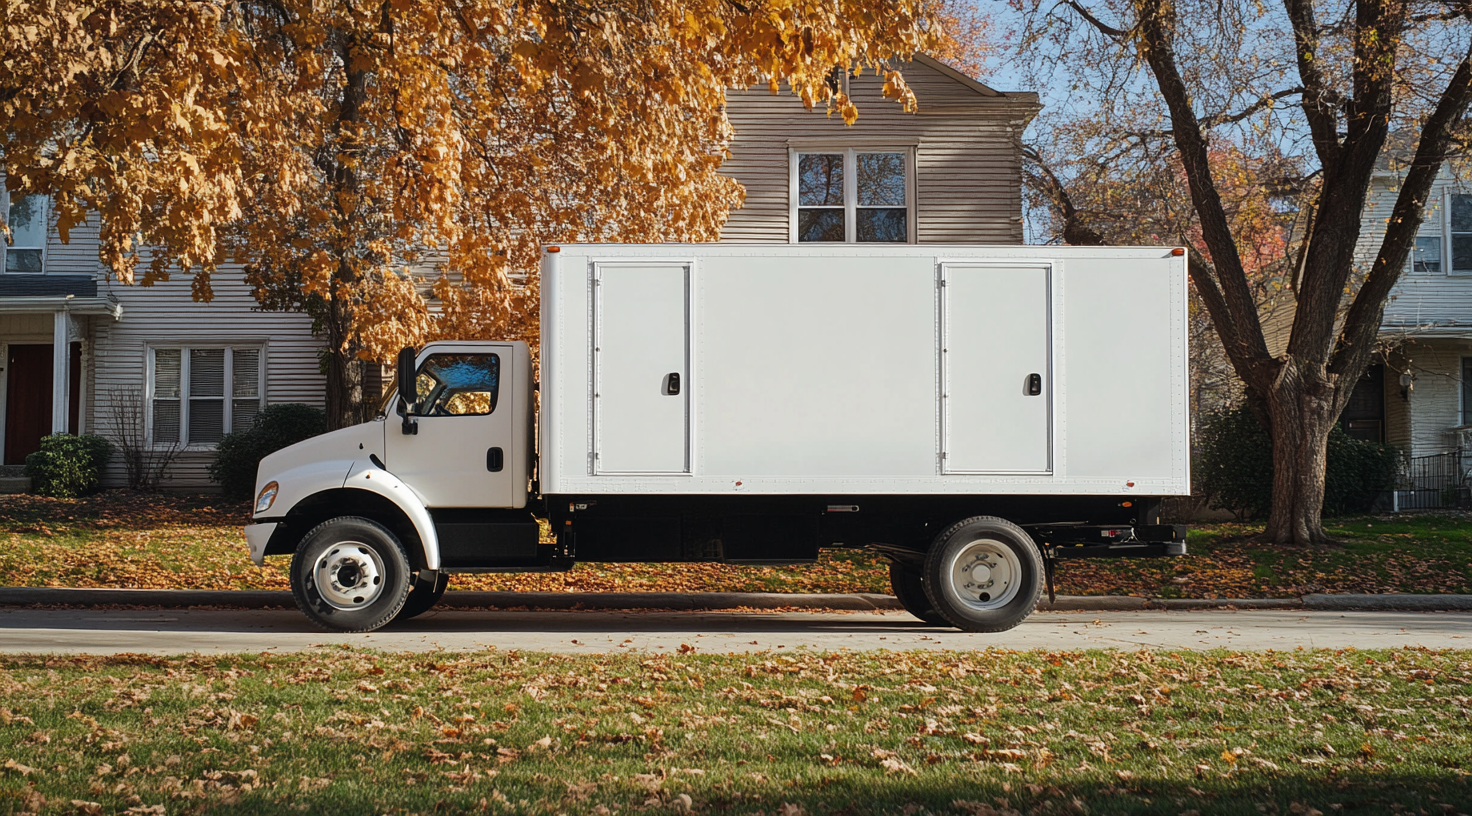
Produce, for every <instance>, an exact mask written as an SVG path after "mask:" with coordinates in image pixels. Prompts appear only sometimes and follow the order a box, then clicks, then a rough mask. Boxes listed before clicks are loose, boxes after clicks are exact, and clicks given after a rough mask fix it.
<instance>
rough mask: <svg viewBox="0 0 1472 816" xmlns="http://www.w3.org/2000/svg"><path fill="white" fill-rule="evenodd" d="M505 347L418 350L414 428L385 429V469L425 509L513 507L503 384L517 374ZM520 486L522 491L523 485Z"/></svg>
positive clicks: (508, 399)
mask: <svg viewBox="0 0 1472 816" xmlns="http://www.w3.org/2000/svg"><path fill="white" fill-rule="evenodd" d="M511 350H512V349H511V348H510V347H509V346H508V347H505V348H502V347H499V346H490V347H487V346H486V345H484V344H477V345H475V346H467V347H455V346H449V345H441V344H436V345H434V346H433V347H431V348H429V349H426V350H425V351H423V352H421V353H420V357H419V365H418V374H417V376H416V379H415V388H416V392H417V394H418V398H419V403H418V405H417V406H416V411H415V416H414V417H413V420H414V423H415V424H416V425H417V427H418V430H417V432H415V433H403V432H401V431H400V428H399V423H398V422H395V421H390V422H388V423H387V424H386V427H385V428H384V430H385V432H386V433H385V435H384V437H385V438H384V456H385V459H386V461H385V462H384V466H385V467H386V468H387V469H388V470H389V471H391V472H393V474H394V475H396V476H398V477H399V478H400V479H402V480H403V481H404V483H405V484H407V485H409V486H410V487H411V488H412V489H413V490H414V492H416V493H418V494H419V497H420V499H421V500H422V501H423V502H424V504H425V506H427V507H516V506H518V502H517V496H518V495H519V494H518V492H517V488H518V485H517V484H516V483H515V481H516V473H517V472H518V471H519V470H520V469H519V468H516V467H513V466H512V461H511V456H512V449H513V445H512V434H513V432H514V423H513V413H514V411H513V406H512V403H513V399H512V397H513V393H512V392H513V391H514V389H513V388H510V387H509V385H510V384H511V383H514V382H516V378H515V377H516V375H517V373H518V372H516V371H514V370H513V368H514V366H515V365H516V364H517V355H515V354H512V353H510V352H511ZM398 410H399V412H400V413H402V412H403V410H404V406H403V405H402V404H400V405H399V408H398ZM391 416H392V415H391ZM393 418H397V417H393ZM520 487H521V493H525V485H521V486H520Z"/></svg>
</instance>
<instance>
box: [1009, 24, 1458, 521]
mask: <svg viewBox="0 0 1472 816" xmlns="http://www.w3.org/2000/svg"><path fill="white" fill-rule="evenodd" d="M1017 5H1018V6H1019V7H1020V12H1021V16H1022V21H1023V26H1022V42H1023V48H1022V53H1023V54H1024V55H1025V56H1030V57H1031V58H1032V59H1033V60H1034V63H1033V64H1038V65H1048V66H1056V67H1057V68H1058V70H1059V71H1060V72H1061V73H1060V74H1057V75H1055V76H1054V77H1053V79H1056V80H1061V81H1065V82H1067V83H1069V86H1068V87H1069V88H1070V93H1071V98H1072V99H1074V100H1080V99H1088V100H1089V101H1090V103H1091V104H1092V108H1091V109H1089V110H1087V111H1084V110H1083V107H1084V106H1083V105H1080V106H1079V110H1078V111H1077V112H1076V113H1075V116H1076V117H1077V119H1076V121H1086V123H1087V124H1086V127H1085V128H1084V132H1083V141H1082V144H1083V145H1084V147H1083V148H1082V150H1081V149H1080V147H1078V146H1075V147H1073V148H1072V149H1073V150H1075V151H1080V150H1081V152H1078V153H1076V155H1079V156H1090V157H1096V158H1103V157H1108V159H1109V163H1111V164H1113V163H1115V162H1116V161H1117V162H1118V163H1120V164H1123V165H1126V166H1129V167H1131V168H1132V169H1131V170H1130V172H1126V173H1124V174H1123V175H1122V178H1121V181H1123V182H1125V184H1124V185H1123V186H1124V187H1126V188H1127V187H1131V186H1132V185H1133V184H1134V183H1136V182H1138V181H1140V179H1139V178H1137V177H1136V174H1137V171H1138V170H1140V169H1141V168H1142V167H1143V166H1148V165H1152V164H1154V165H1157V166H1160V167H1169V168H1172V169H1178V171H1179V173H1180V175H1181V178H1182V180H1183V181H1184V187H1185V190H1184V193H1185V195H1184V197H1182V196H1180V195H1176V196H1174V197H1173V199H1172V200H1171V201H1169V202H1165V201H1161V202H1158V203H1152V202H1150V201H1144V197H1143V196H1141V197H1140V200H1141V201H1144V203H1145V206H1144V207H1143V210H1142V212H1145V213H1160V212H1162V210H1163V209H1165V208H1169V207H1175V209H1176V212H1175V213H1174V215H1173V216H1171V217H1169V218H1165V219H1163V221H1166V222H1169V229H1167V230H1164V231H1162V233H1161V237H1162V238H1167V239H1171V242H1172V243H1179V244H1185V245H1187V246H1191V247H1195V248H1199V251H1193V252H1191V253H1189V254H1190V263H1189V269H1190V276H1191V282H1192V285H1193V287H1194V289H1195V291H1196V293H1197V295H1198V296H1199V298H1200V300H1201V303H1202V305H1203V307H1204V309H1205V311H1206V313H1207V314H1208V315H1209V317H1210V319H1211V323H1212V325H1213V326H1214V327H1215V329H1216V333H1217V335H1218V337H1219V338H1220V341H1221V345H1222V349H1223V351H1224V352H1225V354H1226V356H1227V359H1228V360H1230V362H1231V365H1232V368H1233V370H1234V371H1235V372H1236V374H1237V376H1238V377H1240V378H1241V380H1242V382H1243V384H1244V386H1245V389H1246V392H1247V397H1248V400H1249V403H1250V404H1252V405H1253V406H1254V408H1255V410H1256V411H1257V413H1258V414H1259V417H1260V418H1261V419H1262V420H1263V421H1264V423H1265V425H1266V426H1267V427H1268V429H1269V431H1270V434H1271V436H1272V439H1273V460H1274V472H1273V494H1272V495H1273V501H1272V513H1271V516H1270V518H1269V520H1268V526H1267V530H1266V534H1265V536H1266V538H1267V539H1268V540H1269V541H1273V542H1278V543H1283V544H1289V543H1291V544H1297V545H1317V544H1322V543H1326V542H1327V541H1328V538H1327V536H1326V535H1325V533H1324V530H1323V525H1322V522H1321V510H1322V506H1323V498H1324V462H1325V452H1326V445H1327V441H1328V435H1329V431H1330V430H1331V429H1332V427H1333V425H1334V423H1335V422H1336V421H1337V420H1338V417H1339V415H1340V413H1341V412H1342V411H1343V409H1344V407H1345V405H1346V404H1347V403H1348V401H1349V397H1350V393H1351V391H1352V390H1353V388H1354V384H1355V383H1356V382H1357V381H1358V379H1359V377H1360V376H1361V374H1362V373H1363V372H1364V370H1365V368H1366V367H1367V365H1368V364H1369V362H1370V359H1371V354H1372V352H1373V350H1374V348H1375V339H1376V335H1377V333H1378V330H1379V325H1380V319H1381V315H1382V312H1383V310H1384V306H1385V301H1386V298H1387V296H1388V295H1389V294H1390V290H1391V287H1392V286H1394V284H1395V282H1396V280H1397V279H1398V278H1399V276H1400V274H1401V272H1402V270H1403V269H1404V268H1405V266H1406V260H1407V257H1408V255H1409V252H1410V249H1411V246H1412V244H1413V242H1414V239H1415V234H1416V231H1417V229H1418V228H1419V226H1420V224H1421V221H1422V218H1423V210H1424V205H1425V203H1426V199H1427V195H1428V194H1429V192H1430V189H1431V186H1432V182H1433V181H1434V179H1435V177H1436V176H1437V174H1438V172H1439V171H1440V170H1441V168H1442V167H1443V166H1444V164H1445V163H1446V162H1447V161H1448V160H1449V159H1450V158H1452V157H1454V156H1456V155H1460V154H1463V153H1465V152H1466V147H1467V137H1468V124H1467V119H1466V112H1467V106H1468V99H1469V95H1472V3H1469V2H1467V0H1318V1H1317V2H1316V0H1281V2H1280V3H1278V4H1276V5H1275V4H1271V3H1269V4H1264V3H1256V2H1245V0H1224V2H1220V3H1177V2H1174V0H1097V2H1089V0H1064V2H1061V3H1058V2H1053V0H1047V2H1044V1H1043V0H1018V2H1017ZM1392 135H1394V137H1395V144H1396V147H1397V148H1398V152H1399V153H1402V154H1403V156H1401V158H1403V163H1402V165H1401V169H1402V172H1401V175H1400V180H1399V188H1398V190H1397V191H1396V200H1395V204H1394V207H1393V211H1392V214H1391V217H1390V219H1389V221H1388V223H1387V224H1386V228H1385V233H1384V236H1383V238H1381V239H1380V240H1379V242H1378V245H1377V246H1375V247H1374V248H1373V261H1372V262H1371V263H1370V264H1368V265H1367V266H1364V267H1362V268H1357V267H1356V264H1355V252H1356V248H1357V243H1358V241H1359V239H1360V233H1361V225H1362V221H1363V218H1364V212H1365V207H1366V203H1367V198H1368V194H1369V188H1370V181H1371V177H1372V175H1373V174H1374V172H1375V170H1376V166H1377V162H1380V161H1382V160H1383V159H1384V158H1385V156H1386V149H1387V146H1388V145H1389V144H1390V142H1391V137H1392ZM1040 155H1041V154H1040ZM1143 176H1145V177H1149V176H1151V174H1150V173H1144V174H1143ZM1075 178H1077V177H1076V176H1075V175H1073V174H1071V173H1069V172H1067V171H1064V172H1063V173H1061V174H1057V175H1056V181H1058V182H1059V183H1060V184H1061V185H1062V187H1063V189H1069V188H1070V185H1071V184H1072V183H1073V181H1074V180H1075ZM1087 184H1088V181H1087V179H1085V180H1084V186H1085V187H1086V186H1087ZM1253 187H1258V188H1261V189H1262V190H1263V192H1264V193H1267V194H1270V195H1271V196H1273V197H1275V198H1276V199H1277V202H1276V204H1275V205H1274V206H1280V207H1283V208H1285V210H1287V211H1291V212H1292V213H1293V214H1294V215H1298V216H1301V217H1300V219H1299V221H1298V223H1297V225H1296V230H1297V231H1296V232H1294V231H1290V232H1289V233H1288V235H1287V236H1285V240H1284V241H1282V242H1281V248H1280V250H1279V251H1280V252H1281V253H1282V254H1281V256H1280V257H1279V258H1278V259H1277V260H1276V262H1270V263H1269V264H1267V268H1272V267H1276V273H1277V275H1278V278H1279V280H1286V281H1287V282H1288V283H1289V285H1290V290H1291V293H1292V296H1293V297H1292V302H1293V311H1292V326H1291V332H1290V334H1289V337H1288V340H1287V348H1286V351H1285V352H1284V353H1283V354H1281V355H1278V356H1274V355H1273V354H1272V353H1270V352H1269V349H1268V344H1267V341H1266V339H1265V336H1264V331H1263V322H1262V320H1261V317H1260V315H1259V310H1258V305H1259V301H1260V298H1257V297H1255V296H1254V294H1255V293H1254V284H1255V283H1256V282H1258V281H1256V280H1255V274H1260V273H1261V272H1262V271H1263V270H1264V268H1265V267H1263V266H1261V265H1258V261H1257V260H1256V259H1254V258H1253V257H1252V253H1253V252H1254V251H1255V250H1257V249H1259V248H1261V247H1262V246H1263V244H1262V243H1261V242H1260V241H1259V240H1257V239H1255V238H1253V237H1252V236H1250V235H1248V234H1246V233H1245V230H1248V229H1258V228H1259V227H1260V225H1261V223H1262V222H1261V221H1260V220H1257V219H1253V218H1247V219H1244V218H1242V217H1241V216H1242V211H1241V209H1240V207H1241V205H1242V204H1243V203H1244V202H1246V201H1247V200H1249V199H1251V198H1252V195H1251V190H1252V188H1253ZM1086 197H1087V194H1086ZM1184 202H1189V210H1190V212H1189V217H1184V218H1182V217H1181V212H1180V207H1179V205H1178V204H1179V203H1184ZM1090 206H1092V205H1090ZM1086 209H1087V208H1086V207H1080V206H1078V205H1077V204H1075V205H1073V207H1072V212H1071V213H1070V212H1064V211H1063V210H1062V208H1060V210H1059V212H1060V216H1061V218H1062V220H1063V222H1064V228H1065V234H1071V235H1072V236H1073V237H1074V238H1079V239H1080V240H1082V241H1083V242H1090V241H1091V240H1093V241H1107V240H1109V237H1110V236H1109V233H1110V232H1112V231H1114V230H1113V228H1112V227H1111V226H1110V225H1109V224H1108V223H1101V222H1098V221H1096V222H1095V223H1094V224H1093V225H1092V226H1091V225H1090V223H1089V218H1087V217H1083V216H1082V214H1083V213H1084V211H1085V210H1086ZM1116 212H1117V213H1118V216H1117V218H1115V219H1113V220H1114V221H1115V224H1114V226H1119V224H1120V223H1121V222H1123V221H1126V220H1128V218H1129V217H1130V211H1129V210H1127V209H1124V208H1121V209H1119V210H1117V211H1116ZM1108 220H1109V219H1105V221H1108ZM1123 232H1124V233H1125V234H1126V235H1130V237H1131V240H1134V239H1135V237H1134V236H1133V235H1131V234H1130V231H1129V230H1123ZM1285 276H1286V277H1285ZM1259 280H1260V279H1259Z"/></svg>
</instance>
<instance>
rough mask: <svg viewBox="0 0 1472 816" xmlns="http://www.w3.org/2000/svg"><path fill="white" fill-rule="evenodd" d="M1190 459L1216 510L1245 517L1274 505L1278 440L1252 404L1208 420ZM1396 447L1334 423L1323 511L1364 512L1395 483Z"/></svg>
mask: <svg viewBox="0 0 1472 816" xmlns="http://www.w3.org/2000/svg"><path fill="white" fill-rule="evenodd" d="M1196 442H1197V455H1196V457H1195V460H1194V461H1193V462H1192V463H1191V470H1192V473H1193V474H1194V476H1195V480H1196V483H1197V488H1198V489H1199V490H1200V491H1201V492H1202V493H1204V494H1206V495H1207V496H1208V497H1209V501H1210V503H1211V506H1212V507H1213V508H1224V509H1227V510H1231V511H1232V512H1233V513H1235V514H1237V516H1238V517H1239V518H1242V519H1257V518H1263V517H1265V516H1267V515H1268V513H1270V512H1271V511H1272V506H1273V440H1272V438H1271V437H1270V436H1268V432H1267V430H1266V429H1265V428H1263V427H1262V424H1261V423H1259V422H1258V421H1257V417H1256V416H1255V415H1254V414H1253V413H1252V411H1251V410H1250V409H1248V408H1247V406H1245V405H1242V406H1238V407H1237V408H1234V409H1232V410H1230V411H1224V412H1222V413H1220V414H1216V415H1214V416H1212V417H1210V418H1208V419H1207V420H1206V421H1205V422H1204V423H1203V424H1202V427H1201V429H1200V430H1199V431H1198V432H1197V437H1196ZM1397 461H1398V454H1397V451H1396V449H1395V448H1393V447H1391V446H1389V445H1381V444H1377V443H1375V442H1366V441H1364V440H1361V439H1355V438H1353V437H1351V436H1350V435H1349V434H1346V433H1345V432H1344V429H1343V428H1342V427H1341V426H1339V425H1335V426H1334V430H1332V431H1330V432H1329V450H1328V458H1327V462H1326V463H1325V468H1324V471H1325V472H1324V508H1323V510H1324V514H1325V515H1343V514H1346V513H1362V512H1366V511H1368V510H1369V509H1370V505H1371V504H1372V503H1373V502H1374V501H1375V497H1376V496H1377V495H1378V494H1379V493H1380V492H1381V491H1383V490H1388V489H1390V488H1391V486H1392V485H1393V484H1394V482H1395V471H1396V465H1397Z"/></svg>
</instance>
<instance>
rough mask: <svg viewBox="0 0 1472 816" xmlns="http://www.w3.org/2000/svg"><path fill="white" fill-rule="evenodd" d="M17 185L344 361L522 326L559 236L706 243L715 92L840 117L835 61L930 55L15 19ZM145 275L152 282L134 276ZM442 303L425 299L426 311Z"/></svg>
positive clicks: (713, 1) (560, 8)
mask: <svg viewBox="0 0 1472 816" xmlns="http://www.w3.org/2000/svg"><path fill="white" fill-rule="evenodd" d="M5 18H6V25H5V26H4V33H3V34H0V87H3V89H4V93H3V94H0V123H3V127H4V131H5V134H6V137H5V138H6V142H5V161H6V165H7V171H8V174H9V175H8V178H7V185H8V186H9V188H10V189H11V191H12V194H15V195H19V194H24V193H28V192H43V193H48V194H50V195H51V196H52V197H53V199H54V200H55V202H56V206H55V211H56V214H57V218H58V228H59V229H60V231H61V233H62V235H63V236H67V235H68V234H69V232H70V230H71V229H73V228H75V227H76V226H77V225H79V224H81V223H82V222H83V221H86V220H88V219H91V220H93V222H94V223H98V224H99V225H100V228H101V233H100V238H101V247H100V251H99V253H100V260H101V261H102V263H103V264H104V266H106V267H107V269H108V270H109V271H110V272H111V273H112V274H113V275H114V276H115V277H116V278H117V279H119V280H121V281H124V282H132V281H134V280H139V281H142V282H144V283H147V282H151V281H153V280H157V279H160V278H165V277H167V276H168V275H170V274H171V273H179V272H181V271H187V272H189V273H192V274H193V280H194V291H195V295H196V297H197V298H199V299H203V300H208V299H209V298H210V297H211V296H212V288H211V280H212V275H213V274H214V273H215V270H216V268H217V265H218V264H219V263H221V262H223V261H225V260H234V261H237V262H239V263H242V264H244V265H245V266H246V269H247V274H248V279H249V281H250V282H251V283H252V284H253V285H254V286H255V288H256V290H257V296H258V298H259V299H260V300H261V302H262V304H263V305H265V306H266V307H267V308H302V307H303V306H308V305H309V304H310V303H312V302H322V301H329V302H332V303H334V304H336V308H335V309H334V310H332V311H331V312H327V313H324V314H326V315H327V319H328V320H329V321H331V322H333V323H334V324H340V325H333V326H330V327H328V330H327V335H328V337H329V338H330V339H331V340H332V341H333V342H334V343H337V344H338V346H339V347H338V348H334V349H333V351H334V352H335V353H350V354H352V355H357V356H363V357H370V358H377V359H386V358H387V357H388V356H390V355H391V354H392V352H393V351H394V350H396V349H397V348H399V347H401V346H403V345H405V344H407V343H413V342H420V341H423V340H425V339H431V338H434V337H443V336H457V337H467V338H476V337H485V336H490V335H492V334H495V335H498V336H501V337H516V336H524V337H529V336H532V335H534V333H535V326H534V324H532V323H530V322H529V321H528V317H529V316H530V315H534V314H535V312H536V291H535V288H531V289H522V288H519V287H516V286H513V285H511V281H510V279H509V278H508V273H510V272H513V271H516V272H526V271H529V270H532V269H534V268H535V265H536V259H537V248H538V246H539V245H540V244H542V243H544V242H549V241H572V240H582V241H627V242H646V241H698V240H713V239H714V238H715V237H716V236H717V235H718V231H719V228H720V225H721V224H722V223H723V221H724V219H725V217H726V214H727V212H729V210H730V209H731V208H732V207H735V206H738V205H739V204H740V202H741V200H742V191H741V188H740V186H739V185H738V184H736V183H735V182H734V181H732V180H730V179H728V178H725V177H723V176H721V175H720V174H719V172H718V170H719V167H720V163H721V161H722V159H723V158H724V151H725V144H726V141H727V140H728V139H729V138H730V125H729V123H728V122H727V120H726V117H725V113H724V107H723V105H724V92H725V90H726V89H727V88H728V87H747V86H754V85H755V86H768V87H770V88H772V89H773V90H774V91H778V90H784V89H786V88H790V89H791V91H792V92H793V93H796V94H797V95H798V96H800V97H801V98H802V99H803V100H804V101H805V102H806V103H808V104H809V105H812V106H819V107H827V108H829V109H830V110H832V111H833V112H835V113H837V114H839V115H841V116H842V117H843V118H844V119H845V120H848V121H852V120H853V118H854V117H855V116H856V115H857V110H856V109H855V108H854V106H853V104H852V102H851V100H849V99H848V98H847V97H846V96H845V95H844V94H843V93H842V92H841V90H836V89H835V88H833V87H831V86H830V84H829V83H828V77H829V74H830V71H831V70H832V68H833V67H834V66H847V67H850V68H853V69H856V70H861V71H874V72H878V73H881V74H883V75H884V76H885V78H886V84H885V88H886V93H887V94H888V95H889V96H890V97H892V98H893V99H895V100H896V101H898V102H899V103H901V104H904V105H906V106H913V104H914V100H913V97H912V95H911V94H910V91H909V89H908V87H907V86H906V85H905V83H904V80H903V78H902V77H901V76H900V75H899V74H898V73H897V72H895V71H893V70H892V69H891V68H890V67H889V65H890V64H891V63H892V61H895V60H900V59H904V58H907V57H908V56H909V55H911V54H913V53H915V52H918V51H924V50H929V49H931V48H932V46H934V45H935V44H936V43H938V42H940V40H941V37H942V35H941V33H940V32H941V29H940V26H939V25H938V24H937V21H936V8H935V6H934V5H932V2H931V0H881V1H879V2H876V1H875V0H838V1H837V2H821V1H820V0H756V2H743V3H732V2H726V0H678V2H677V1H676V0H637V2H635V1H633V0H626V1H624V2H604V3H597V4H591V5H583V6H569V5H567V4H564V3H559V2H553V0H529V1H527V0H451V2H442V1H441V0H394V1H393V2H389V3H381V4H354V3H347V2H341V1H340V0H338V1H336V2H334V1H332V0H329V2H326V3H323V2H307V0H284V1H283V2H272V3H262V2H251V1H250V0H214V2H205V3H185V2H178V0H101V1H100V2H89V3H85V4H84V3H82V2H79V1H78V0H56V2H44V3H43V2H33V0H14V2H9V3H7V4H6V9H5ZM140 267H141V270H140ZM431 301H435V303H434V308H433V309H432V308H431Z"/></svg>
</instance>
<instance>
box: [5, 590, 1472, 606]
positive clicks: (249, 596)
mask: <svg viewBox="0 0 1472 816" xmlns="http://www.w3.org/2000/svg"><path fill="white" fill-rule="evenodd" d="M0 606H157V607H171V608H183V607H191V606H221V607H231V608H235V609H265V608H273V607H285V608H291V607H294V606H296V601H294V600H292V597H291V593H290V592H285V591H279V590H204V589H71V588H61V587H0ZM440 606H441V607H443V608H447V609H515V608H524V609H570V610H571V609H678V610H690V611H715V610H722V609H836V610H843V611H855V612H874V611H879V610H897V609H903V608H904V607H902V606H900V602H899V601H898V600H896V599H895V598H894V597H892V596H889V595H880V594H877V593H854V594H851V595H790V594H786V593H781V592H482V591H475V590H466V591H463V592H448V593H446V594H445V597H444V600H442V601H441V602H440ZM1037 608H1038V611H1039V612H1130V611H1144V610H1167V611H1172V610H1174V611H1185V610H1192V609H1306V610H1314V611H1381V612H1466V611H1472V595H1305V596H1303V598H1302V599H1299V598H1220V599H1204V598H1140V597H1135V596H1127V595H1060V596H1058V599H1057V601H1055V602H1053V603H1049V602H1048V601H1047V600H1040V601H1039V602H1038V606H1037Z"/></svg>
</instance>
